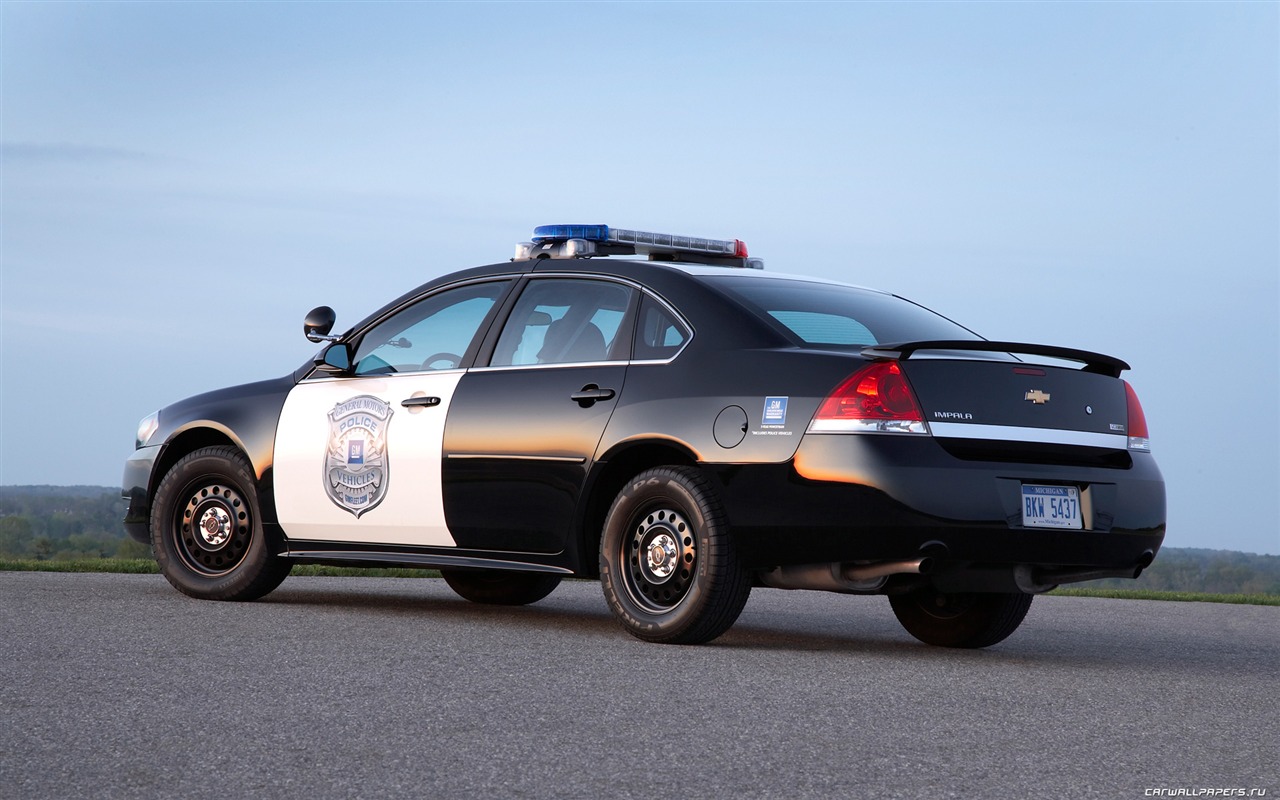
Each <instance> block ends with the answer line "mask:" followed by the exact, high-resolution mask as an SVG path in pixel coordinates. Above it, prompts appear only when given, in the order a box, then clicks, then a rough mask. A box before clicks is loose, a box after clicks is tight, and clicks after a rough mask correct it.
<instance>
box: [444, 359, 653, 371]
mask: <svg viewBox="0 0 1280 800" xmlns="http://www.w3.org/2000/svg"><path fill="white" fill-rule="evenodd" d="M630 363H631V362H630V361H564V362H560V363H556V364H504V365H502V366H499V367H472V368H471V369H470V371H471V372H510V371H511V370H515V369H564V368H565V367H625V366H628V365H629V364H630Z"/></svg>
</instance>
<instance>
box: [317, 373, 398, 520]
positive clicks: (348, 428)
mask: <svg viewBox="0 0 1280 800" xmlns="http://www.w3.org/2000/svg"><path fill="white" fill-rule="evenodd" d="M392 413H393V412H392V409H391V405H390V404H389V403H387V402H386V401H385V400H379V399H378V398H376V397H373V396H371V395H367V394H362V395H359V396H357V397H353V398H351V399H350V400H344V401H343V402H341V403H338V404H337V405H336V406H334V407H333V410H332V411H330V412H329V447H328V450H327V451H326V452H325V459H324V488H325V493H326V494H328V495H329V499H330V500H332V501H333V502H334V504H336V505H337V506H338V507H339V508H343V509H346V510H347V511H350V512H351V513H352V514H355V516H356V519H359V518H360V515H361V514H363V513H365V512H366V511H372V510H373V509H374V508H376V507H377V505H378V504H379V503H381V502H382V500H383V498H385V497H386V496H387V480H388V477H389V475H390V467H389V465H388V462H387V423H388V422H389V421H390V420H391V414H392Z"/></svg>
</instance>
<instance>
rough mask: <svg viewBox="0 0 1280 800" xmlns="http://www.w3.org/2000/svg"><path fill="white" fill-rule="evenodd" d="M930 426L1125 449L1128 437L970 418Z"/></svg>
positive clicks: (969, 434)
mask: <svg viewBox="0 0 1280 800" xmlns="http://www.w3.org/2000/svg"><path fill="white" fill-rule="evenodd" d="M929 429H930V430H931V431H933V435H934V436H936V437H938V438H941V439H991V440H994V441H1001V442H1035V443H1041V444H1068V445H1078V446H1080V447H1105V448H1108V449H1111V450H1124V449H1126V448H1127V447H1128V446H1129V437H1127V436H1125V435H1124V434H1123V433H1092V432H1090V431H1067V430H1061V429H1059V428H1020V427H1016V426H1013V425H974V424H972V423H968V422H930V423H929Z"/></svg>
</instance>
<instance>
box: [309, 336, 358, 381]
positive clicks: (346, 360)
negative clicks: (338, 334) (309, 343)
mask: <svg viewBox="0 0 1280 800" xmlns="http://www.w3.org/2000/svg"><path fill="white" fill-rule="evenodd" d="M314 363H315V365H316V369H318V370H320V371H321V372H332V373H343V372H349V371H350V370H351V351H350V350H349V349H348V348H347V345H346V344H344V343H342V342H334V343H333V344H331V345H329V346H328V347H326V348H325V349H324V351H323V352H321V353H320V354H319V355H317V356H316V360H315V362H314Z"/></svg>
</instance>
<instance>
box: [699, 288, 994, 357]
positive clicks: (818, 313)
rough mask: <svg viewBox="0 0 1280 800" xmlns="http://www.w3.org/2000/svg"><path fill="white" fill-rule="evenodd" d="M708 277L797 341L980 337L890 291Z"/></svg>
mask: <svg viewBox="0 0 1280 800" xmlns="http://www.w3.org/2000/svg"><path fill="white" fill-rule="evenodd" d="M708 283H710V284H711V285H712V286H715V287H717V288H720V289H721V290H723V291H724V292H725V293H726V294H728V295H729V296H730V297H732V298H733V299H735V300H737V301H738V302H739V303H741V304H742V305H744V306H746V307H747V308H748V309H750V310H751V311H753V312H755V313H756V314H757V315H759V316H760V317H762V318H763V319H765V320H766V321H767V322H769V323H770V324H771V325H773V326H774V327H775V328H779V329H781V331H782V332H783V333H784V334H786V335H788V336H789V337H790V338H792V339H795V340H797V341H798V343H800V344H806V345H813V346H817V347H851V348H854V347H858V348H860V347H865V346H867V345H874V344H884V343H888V342H918V341H923V340H928V339H944V340H945V339H960V340H964V341H973V340H977V339H981V338H982V337H980V336H978V335H977V334H975V333H974V332H973V331H971V330H969V329H968V328H965V327H964V326H962V325H959V324H957V323H955V322H952V321H951V320H949V319H947V318H946V317H944V316H942V315H940V314H935V313H934V312H932V311H930V310H929V309H927V308H925V307H923V306H918V305H916V304H915V303H912V302H910V301H909V300H903V299H902V298H900V297H894V296H893V295H888V294H882V293H880V292H873V291H870V290H868V289H857V288H854V287H852V286H841V285H839V284H831V283H816V282H810V281H797V280H786V279H781V278H746V277H739V276H723V277H720V276H716V277H712V278H708Z"/></svg>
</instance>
